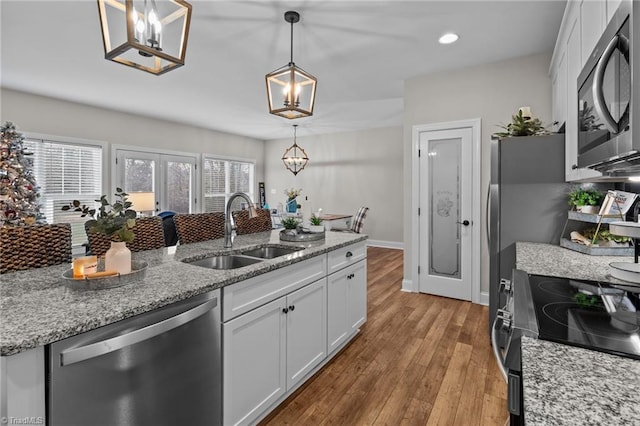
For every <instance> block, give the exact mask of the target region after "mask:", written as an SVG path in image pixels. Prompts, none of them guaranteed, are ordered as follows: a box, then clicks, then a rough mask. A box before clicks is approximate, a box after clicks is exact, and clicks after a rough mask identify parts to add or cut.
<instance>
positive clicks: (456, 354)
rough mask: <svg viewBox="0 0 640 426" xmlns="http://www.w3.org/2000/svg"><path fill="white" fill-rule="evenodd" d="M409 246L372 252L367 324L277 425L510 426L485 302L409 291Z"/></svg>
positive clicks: (278, 414)
mask: <svg viewBox="0 0 640 426" xmlns="http://www.w3.org/2000/svg"><path fill="white" fill-rule="evenodd" d="M402 255H403V252H402V250H393V249H383V248H377V247H369V248H368V250H367V257H368V258H367V262H368V263H367V268H368V271H367V275H368V276H367V278H368V280H367V281H368V283H367V285H368V320H367V323H366V324H365V325H364V327H363V328H362V330H361V333H360V335H359V336H357V337H356V338H355V339H354V340H353V341H352V343H351V344H350V345H349V346H347V347H346V348H345V349H344V350H343V351H342V353H340V354H338V355H337V356H336V357H335V358H334V359H333V360H332V361H331V362H330V363H329V364H327V365H326V366H325V367H324V368H323V369H322V370H321V371H319V372H318V373H317V374H316V375H315V376H314V377H313V378H311V379H310V380H309V381H308V382H307V383H306V384H305V385H304V386H303V387H302V388H300V389H299V390H298V391H297V392H296V393H294V394H293V395H292V396H291V397H290V398H288V399H287V400H286V401H285V402H284V403H283V404H282V405H281V406H280V407H279V408H278V409H276V410H275V411H274V412H273V413H271V414H270V415H269V416H268V417H267V418H266V419H265V420H264V421H263V422H261V425H262V426H267V425H269V426H272V425H324V424H328V425H399V424H406V425H413V424H415V425H418V424H421V425H424V424H427V425H465V426H466V425H503V424H504V423H505V420H506V418H507V408H506V384H505V382H504V380H503V378H502V376H501V375H500V372H499V370H498V367H497V365H496V363H495V360H494V358H493V354H492V352H491V344H490V339H489V335H488V332H487V330H488V324H487V322H488V312H487V307H486V306H481V305H476V304H472V303H469V302H463V301H459V300H454V299H447V298H444V297H438V296H431V295H426V294H415V293H404V292H401V291H400V288H401V283H402Z"/></svg>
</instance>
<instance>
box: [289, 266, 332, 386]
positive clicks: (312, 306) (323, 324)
mask: <svg viewBox="0 0 640 426" xmlns="http://www.w3.org/2000/svg"><path fill="white" fill-rule="evenodd" d="M285 309H286V310H287V315H286V318H287V389H290V388H291V387H293V386H294V385H295V384H296V383H298V382H299V381H300V380H301V379H302V378H303V377H304V376H305V375H306V374H307V373H309V372H310V371H311V370H313V368H314V367H315V366H316V365H318V364H319V363H320V362H322V360H324V359H325V357H326V356H327V279H326V278H323V279H322V280H320V281H316V282H315V283H313V284H310V285H308V286H306V287H304V288H301V289H300V290H298V291H295V292H293V293H291V294H290V295H289V296H287V307H286V308H285Z"/></svg>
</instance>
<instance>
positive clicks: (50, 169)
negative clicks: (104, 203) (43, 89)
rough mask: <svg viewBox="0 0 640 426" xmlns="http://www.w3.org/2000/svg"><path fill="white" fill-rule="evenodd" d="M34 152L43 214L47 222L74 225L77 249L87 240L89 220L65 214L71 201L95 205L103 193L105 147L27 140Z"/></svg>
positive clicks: (75, 214)
mask: <svg viewBox="0 0 640 426" xmlns="http://www.w3.org/2000/svg"><path fill="white" fill-rule="evenodd" d="M24 146H25V148H27V149H28V150H29V151H30V152H32V153H33V173H34V175H35V177H36V183H37V184H38V186H39V187H40V191H39V193H40V211H41V212H42V214H44V216H45V218H46V220H47V223H70V224H71V230H72V244H73V246H80V245H82V243H84V242H85V241H86V239H87V237H86V234H85V231H84V223H85V222H86V221H87V220H89V219H90V218H89V217H80V214H79V213H78V212H74V211H66V212H65V211H62V210H61V208H62V206H64V205H66V204H68V203H69V202H70V201H73V200H79V201H80V203H82V204H86V205H93V204H94V203H95V200H97V199H99V198H100V195H101V194H102V193H103V192H102V146H101V145H89V144H81V143H71V142H58V141H51V140H44V139H37V138H29V137H27V138H25V141H24Z"/></svg>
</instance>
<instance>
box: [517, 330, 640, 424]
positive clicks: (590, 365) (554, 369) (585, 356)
mask: <svg viewBox="0 0 640 426" xmlns="http://www.w3.org/2000/svg"><path fill="white" fill-rule="evenodd" d="M522 377H523V386H524V414H525V423H526V424H528V425H536V426H545V425H549V426H558V425H581V426H582V425H638V424H639V423H640V362H639V361H637V360H633V359H630V358H621V357H618V356H615V355H609V354H605V353H602V352H597V351H591V350H586V349H581V348H577V347H573V346H568V345H561V344H557V343H553V342H548V341H545V340H538V339H532V338H529V337H526V336H525V337H523V338H522Z"/></svg>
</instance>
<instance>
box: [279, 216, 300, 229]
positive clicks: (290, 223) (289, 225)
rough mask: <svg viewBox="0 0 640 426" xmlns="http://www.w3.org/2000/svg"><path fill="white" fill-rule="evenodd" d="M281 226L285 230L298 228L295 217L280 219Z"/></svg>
mask: <svg viewBox="0 0 640 426" xmlns="http://www.w3.org/2000/svg"><path fill="white" fill-rule="evenodd" d="M282 226H284V229H286V230H295V229H296V228H297V227H298V220H297V219H296V218H295V217H285V218H284V219H282Z"/></svg>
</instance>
